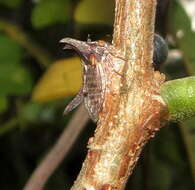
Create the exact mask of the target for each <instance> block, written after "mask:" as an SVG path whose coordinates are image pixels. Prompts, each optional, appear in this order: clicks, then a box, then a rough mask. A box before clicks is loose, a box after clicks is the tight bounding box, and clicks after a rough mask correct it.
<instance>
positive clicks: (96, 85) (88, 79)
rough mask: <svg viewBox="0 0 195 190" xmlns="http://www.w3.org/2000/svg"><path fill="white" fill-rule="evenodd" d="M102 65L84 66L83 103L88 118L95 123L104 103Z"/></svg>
mask: <svg viewBox="0 0 195 190" xmlns="http://www.w3.org/2000/svg"><path fill="white" fill-rule="evenodd" d="M103 79H104V72H103V68H102V65H101V64H99V65H87V66H86V65H84V79H83V80H84V86H83V92H84V103H85V106H86V108H87V110H88V112H89V115H90V117H91V118H92V119H93V120H94V121H95V122H96V121H97V120H98V115H99V112H100V111H101V108H102V104H103V101H104V94H105V84H103Z"/></svg>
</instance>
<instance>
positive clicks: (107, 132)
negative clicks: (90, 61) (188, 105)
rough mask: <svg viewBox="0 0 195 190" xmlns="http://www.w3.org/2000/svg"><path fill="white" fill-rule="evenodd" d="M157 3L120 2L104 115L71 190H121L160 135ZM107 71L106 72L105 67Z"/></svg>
mask: <svg viewBox="0 0 195 190" xmlns="http://www.w3.org/2000/svg"><path fill="white" fill-rule="evenodd" d="M155 9H156V0H116V10H115V24H114V35H113V45H112V46H110V47H109V48H108V49H107V51H106V52H104V53H103V54H102V55H101V56H102V57H104V59H103V60H104V61H102V62H101V63H99V64H107V63H108V62H109V64H108V65H109V66H110V67H109V68H108V69H107V76H106V77H107V78H106V80H107V83H106V91H105V100H104V103H103V109H102V111H101V113H100V114H99V120H98V123H97V129H96V131H95V135H94V137H91V138H90V139H89V143H88V148H89V150H88V154H87V157H86V160H85V161H84V164H83V166H82V169H81V172H80V174H79V176H78V178H77V180H76V181H75V184H74V185H73V187H72V190H84V189H86V190H96V189H98V190H111V189H117V190H121V189H123V188H124V187H125V184H126V181H127V179H128V177H129V175H130V174H131V173H132V170H133V168H134V166H135V164H136V162H137V160H138V158H139V155H140V152H141V150H142V147H143V145H144V144H145V143H146V142H147V141H148V140H149V139H150V138H151V137H154V135H155V133H156V131H158V130H159V129H160V119H161V114H162V110H163V109H164V103H163V101H162V99H161V97H160V95H159V91H160V86H161V85H162V83H163V82H164V75H163V74H160V73H159V72H158V71H154V69H153V67H152V52H153V47H152V46H153V34H154V19H155ZM106 68H107V67H106Z"/></svg>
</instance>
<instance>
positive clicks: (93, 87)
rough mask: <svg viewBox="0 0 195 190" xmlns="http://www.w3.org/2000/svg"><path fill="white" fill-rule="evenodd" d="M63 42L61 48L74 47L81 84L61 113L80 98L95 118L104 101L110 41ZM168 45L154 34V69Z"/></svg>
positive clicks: (162, 60)
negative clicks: (78, 64)
mask: <svg viewBox="0 0 195 190" xmlns="http://www.w3.org/2000/svg"><path fill="white" fill-rule="evenodd" d="M60 42H61V43H64V44H65V47H64V49H74V50H75V51H76V52H77V53H78V54H79V56H80V57H81V60H82V62H81V63H82V66H83V85H82V87H81V89H80V91H79V93H78V94H77V95H76V97H75V98H74V99H73V100H72V101H71V102H70V103H69V104H68V106H67V107H66V108H65V110H64V114H67V113H68V112H70V111H72V110H73V109H74V108H76V107H77V106H78V105H79V104H80V103H81V102H83V101H84V104H85V107H86V108H87V110H88V113H89V116H90V118H91V119H92V120H93V121H94V122H97V121H98V115H99V112H100V111H101V109H102V105H103V102H104V97H105V92H106V89H107V88H106V85H107V81H109V80H110V77H109V66H108V64H109V60H107V57H108V56H107V55H108V53H109V52H108V51H107V49H108V48H109V46H110V44H109V43H106V42H104V41H95V42H91V41H87V42H83V41H79V40H75V39H71V38H64V39H62V40H61V41H60ZM167 53H168V48H167V45H166V43H165V42H164V40H163V38H162V37H160V36H159V35H157V34H155V36H154V56H153V62H154V63H153V66H154V68H155V69H157V68H159V65H160V64H161V63H162V62H164V61H165V60H166V57H167Z"/></svg>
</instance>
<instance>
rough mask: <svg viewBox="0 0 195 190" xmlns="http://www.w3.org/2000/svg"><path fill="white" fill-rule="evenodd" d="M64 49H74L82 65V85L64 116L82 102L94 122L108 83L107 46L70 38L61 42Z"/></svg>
mask: <svg viewBox="0 0 195 190" xmlns="http://www.w3.org/2000/svg"><path fill="white" fill-rule="evenodd" d="M61 42H62V43H65V47H64V48H65V49H74V50H76V52H77V53H78V54H79V55H80V57H81V59H82V65H83V85H82V88H81V89H80V91H79V93H78V94H77V96H76V97H75V98H74V99H73V100H72V101H71V102H70V103H69V104H68V106H67V107H66V109H65V111H64V114H66V113H68V112H70V111H72V110H73V109H74V108H75V107H77V106H78V105H79V104H80V103H81V102H82V101H84V103H85V107H86V108H87V110H88V113H89V116H90V117H91V119H92V120H93V121H95V122H97V120H98V115H99V112H100V111H101V109H102V105H103V102H104V97H105V92H106V85H107V81H108V73H107V70H108V60H107V54H108V52H107V51H106V49H107V47H108V46H109V44H108V43H106V42H104V41H97V42H82V41H78V40H75V39H71V38H65V39H63V40H61Z"/></svg>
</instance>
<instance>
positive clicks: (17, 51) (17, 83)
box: [0, 0, 195, 190]
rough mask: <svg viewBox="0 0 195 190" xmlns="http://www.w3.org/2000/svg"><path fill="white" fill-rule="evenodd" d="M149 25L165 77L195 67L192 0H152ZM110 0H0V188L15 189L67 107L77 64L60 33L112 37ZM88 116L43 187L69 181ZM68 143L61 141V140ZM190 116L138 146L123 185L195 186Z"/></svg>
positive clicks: (135, 188) (145, 188)
mask: <svg viewBox="0 0 195 190" xmlns="http://www.w3.org/2000/svg"><path fill="white" fill-rule="evenodd" d="M157 10H158V12H157V17H156V31H157V32H158V33H160V34H161V35H162V36H163V37H166V40H167V42H168V43H169V47H170V55H169V59H168V61H167V62H166V63H165V64H164V65H163V66H162V67H161V70H162V72H165V73H166V76H167V79H168V80H170V79H175V78H180V77H184V76H188V75H194V74H195V53H194V51H195V1H194V0H170V1H169V0H164V1H159V4H158V9H157ZM113 13H114V0H106V1H105V0H0V189H1V190H19V189H22V187H23V186H24V184H25V182H26V181H27V179H28V178H29V176H30V174H31V173H32V172H33V170H34V169H35V167H36V166H37V165H38V163H39V162H40V160H41V159H42V158H43V157H44V156H45V155H46V154H47V152H48V150H49V149H50V148H51V147H52V145H53V144H54V142H55V141H56V140H57V138H58V136H59V135H60V134H61V132H62V131H63V129H64V128H65V127H66V125H67V124H68V122H69V121H70V120H71V116H72V114H73V113H74V111H73V112H71V113H70V114H68V115H67V116H62V113H63V110H64V108H65V106H66V104H67V103H68V102H69V101H70V99H71V98H72V97H73V96H74V95H75V94H76V93H77V92H78V90H79V88H80V85H81V66H80V60H79V58H78V57H75V56H76V55H75V54H74V52H73V51H68V50H66V51H64V50H63V49H62V45H61V44H59V40H60V39H62V38H63V37H72V38H76V39H81V40H87V39H88V38H90V39H92V40H97V39H104V40H107V41H111V38H112V24H113ZM94 129H95V124H93V123H92V122H91V121H89V122H88V125H87V126H86V128H85V129H84V131H83V132H82V133H81V134H80V136H79V139H78V140H77V142H76V143H75V145H74V147H73V148H72V149H71V151H70V152H69V154H68V156H67V157H66V158H65V159H64V161H63V163H62V164H61V165H60V167H59V168H58V169H57V170H56V172H55V173H54V174H53V175H52V177H51V178H50V179H49V181H48V183H47V185H46V188H45V189H47V190H56V189H58V190H61V189H63V190H65V189H67V190H68V189H69V188H70V187H71V185H72V184H73V181H74V180H75V178H76V176H77V174H78V172H79V170H80V168H81V164H82V161H83V160H84V158H85V155H86V151H87V148H86V145H87V141H88V139H89V137H90V136H92V135H93V131H94ZM67 143H68V142H67ZM194 184H195V119H194V120H193V119H192V120H190V121H187V122H185V123H182V124H180V125H178V124H176V123H170V124H169V125H167V127H164V128H163V129H162V130H161V131H160V132H159V133H158V135H157V136H156V137H155V138H154V139H152V140H151V141H150V143H149V144H148V145H147V146H146V147H145V149H144V152H143V153H142V156H141V158H140V160H139V163H138V165H137V167H136V169H135V171H134V174H133V176H132V177H131V178H130V180H129V182H128V186H127V189H131V190H156V189H158V190H172V189H175V190H193V189H195V186H194Z"/></svg>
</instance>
